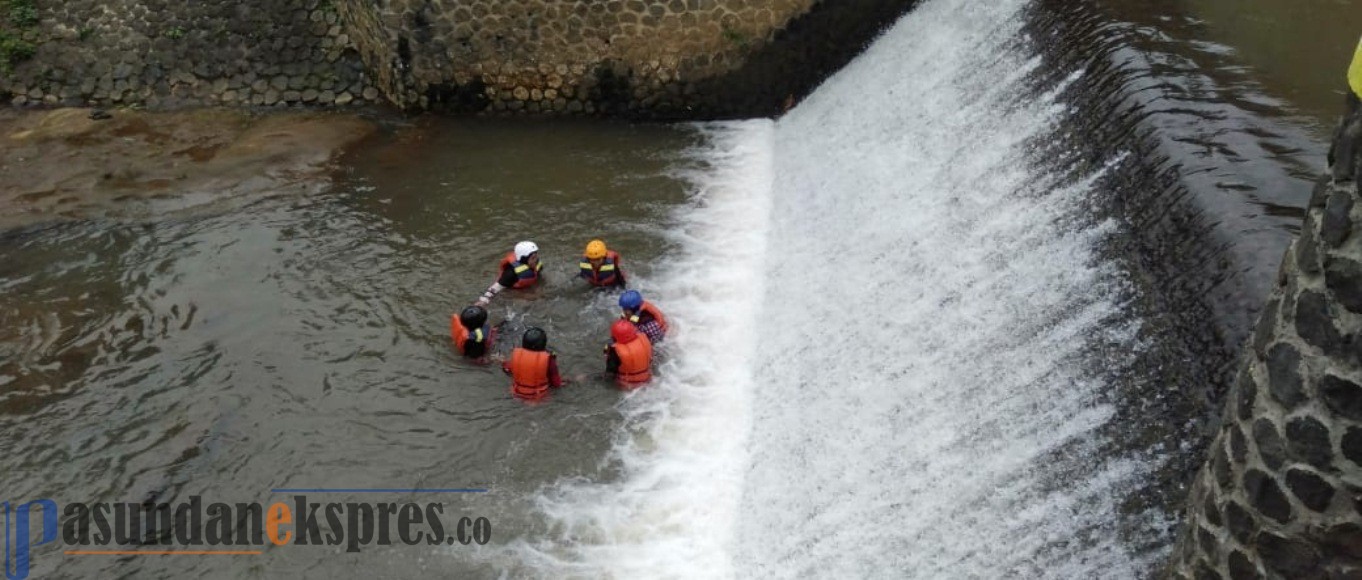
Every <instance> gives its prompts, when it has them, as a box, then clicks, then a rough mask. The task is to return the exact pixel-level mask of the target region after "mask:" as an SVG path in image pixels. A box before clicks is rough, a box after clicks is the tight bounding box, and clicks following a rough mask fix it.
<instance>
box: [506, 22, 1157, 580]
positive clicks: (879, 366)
mask: <svg viewBox="0 0 1362 580" xmlns="http://www.w3.org/2000/svg"><path fill="white" fill-rule="evenodd" d="M1025 4H1026V3H1025V2H1022V1H1019V0H997V1H994V2H971V1H969V0H928V1H927V2H924V3H923V4H922V5H921V6H920V7H919V8H918V9H916V10H915V11H914V12H913V13H911V14H909V15H908V16H907V17H905V18H904V19H903V20H902V21H901V22H899V23H898V24H897V25H896V26H895V27H893V28H892V29H891V30H890V31H888V32H887V33H886V34H885V36H884V37H882V38H881V39H879V40H878V41H877V42H876V43H875V44H874V45H873V46H872V47H871V48H870V49H869V50H868V51H867V53H866V54H864V55H862V56H861V57H860V58H858V59H857V60H856V61H855V62H853V63H852V64H851V65H850V66H848V67H847V68H846V69H845V70H843V71H841V72H840V73H839V74H837V75H836V76H834V77H833V78H832V79H830V80H829V81H828V82H827V83H825V84H824V86H822V87H821V88H820V89H819V90H818V91H816V92H815V93H814V94H813V95H811V96H810V97H809V98H808V99H807V100H806V101H805V102H804V103H802V104H800V106H799V107H797V108H796V109H795V110H793V111H792V112H791V113H790V114H789V115H787V116H786V117H785V118H783V119H782V120H781V121H780V122H779V123H778V124H776V125H774V126H772V125H770V124H768V123H766V122H749V123H740V124H730V125H725V126H719V127H713V128H711V131H710V148H709V149H708V150H706V151H703V152H701V155H702V156H704V157H705V158H706V159H707V160H708V162H709V163H710V165H711V166H710V168H709V169H708V170H706V171H703V172H700V173H698V174H696V175H694V176H692V181H693V183H694V184H695V203H694V206H693V207H691V208H687V209H686V210H685V211H684V212H683V213H681V214H680V215H679V216H678V220H679V222H680V223H681V224H682V232H681V233H680V234H679V235H681V236H683V238H684V244H683V247H685V248H686V251H685V254H684V255H683V256H680V257H679V258H678V260H677V261H676V263H675V264H673V266H671V268H670V269H669V270H666V271H664V273H663V275H662V276H659V278H658V280H656V283H657V286H658V293H657V294H658V301H659V302H660V303H661V304H662V305H663V306H664V307H665V308H666V310H667V312H668V314H669V315H670V316H671V317H673V318H674V319H675V320H676V322H677V326H678V327H679V328H678V329H677V331H675V333H674V335H673V336H672V337H671V338H669V341H670V342H669V345H668V346H669V349H670V352H671V359H670V362H669V363H668V364H667V365H666V367H665V368H663V369H661V372H660V373H659V374H660V376H661V379H660V381H659V382H658V384H656V385H653V386H651V387H649V388H648V389H645V390H643V391H641V392H639V393H637V394H636V395H634V396H631V397H630V398H628V399H627V400H626V401H624V402H623V403H622V405H621V407H622V410H623V412H624V413H625V416H626V417H627V419H628V420H627V428H626V429H624V430H622V431H620V432H619V433H618V434H617V441H616V445H615V449H614V452H613V457H612V460H614V461H616V462H617V464H618V466H619V467H620V474H621V475H620V478H619V479H618V480H616V481H612V482H589V481H568V482H563V483H561V484H560V485H558V486H555V487H554V488H552V489H550V490H547V491H546V492H545V493H544V494H543V495H542V496H541V497H540V498H539V500H538V503H539V508H540V510H541V511H542V513H543V514H544V516H545V517H547V518H548V521H550V522H551V523H552V525H553V528H554V533H553V534H552V537H550V538H547V539H546V540H544V541H542V542H539V543H538V544H535V545H533V546H529V547H524V549H523V550H521V553H520V556H521V558H522V561H527V562H528V563H529V565H530V566H531V567H532V568H534V569H537V570H541V571H543V572H544V574H545V575H546V576H561V575H567V576H576V577H610V578H803V577H830V578H843V577H848V578H850V577H858V578H869V577H886V576H888V577H914V578H956V577H984V578H992V577H1014V576H1021V577H1055V578H1080V577H1135V576H1141V575H1145V574H1147V573H1148V572H1149V571H1150V570H1151V569H1152V566H1153V561H1152V558H1154V557H1155V556H1151V555H1149V554H1144V555H1135V554H1133V553H1132V552H1130V551H1129V550H1128V549H1127V548H1126V547H1125V546H1124V545H1123V544H1122V543H1121V541H1120V539H1119V537H1118V535H1119V534H1118V532H1117V529H1118V527H1119V526H1118V522H1120V521H1122V520H1121V515H1120V514H1118V512H1117V505H1118V504H1119V502H1120V500H1121V499H1122V497H1123V496H1124V495H1125V494H1127V493H1128V492H1129V490H1130V489H1131V488H1132V487H1133V486H1134V485H1135V484H1136V483H1138V482H1139V481H1140V480H1141V478H1142V477H1144V476H1145V474H1146V473H1148V471H1149V470H1150V469H1151V467H1150V466H1149V465H1146V464H1144V463H1142V462H1141V461H1139V460H1136V459H1131V458H1123V457H1102V456H1100V454H1099V453H1098V451H1099V450H1100V449H1103V441H1102V440H1101V438H1100V436H1099V434H1098V431H1099V429H1101V428H1102V427H1103V426H1104V425H1105V424H1106V423H1107V422H1108V421H1109V420H1110V419H1111V417H1112V416H1113V414H1114V409H1113V408H1112V407H1110V406H1109V404H1107V403H1105V402H1104V401H1105V400H1106V399H1105V398H1104V396H1106V395H1109V394H1110V393H1111V391H1112V390H1114V386H1113V385H1111V384H1109V383H1108V379H1106V378H1104V377H1106V376H1108V374H1109V373H1108V372H1107V371H1112V370H1120V368H1121V367H1122V365H1125V364H1128V362H1129V361H1128V360H1127V359H1126V357H1124V356H1122V355H1121V354H1120V353H1121V352H1122V350H1123V349H1124V350H1125V351H1127V352H1128V351H1129V350H1130V349H1133V348H1134V342H1135V341H1134V325H1135V322H1133V321H1131V320H1130V319H1129V317H1128V316H1127V315H1125V314H1124V313H1123V309H1122V307H1121V304H1120V300H1121V298H1120V296H1121V294H1122V292H1123V291H1124V287H1123V286H1122V284H1121V282H1120V278H1119V275H1118V274H1117V272H1116V269H1115V268H1114V267H1113V266H1111V265H1106V264H1103V263H1101V261H1100V260H1099V259H1098V258H1097V256H1096V249H1095V247H1096V245H1097V244H1098V243H1099V242H1101V241H1102V240H1103V239H1104V238H1105V237H1106V236H1110V235H1112V234H1113V232H1114V226H1112V225H1111V224H1106V223H1095V222H1094V221H1093V220H1091V219H1088V218H1087V217H1086V215H1085V211H1084V208H1085V207H1087V206H1088V205H1087V204H1088V200H1090V199H1091V198H1092V197H1093V196H1094V195H1096V194H1097V192H1094V191H1093V185H1092V184H1093V183H1094V182H1095V180H1094V179H1092V178H1093V177H1095V176H1089V178H1088V179H1086V180H1085V179H1077V180H1075V179H1072V178H1070V177H1069V176H1065V175H1061V174H1057V173H1054V172H1052V170H1049V169H1045V168H1043V166H1042V164H1043V163H1044V161H1045V160H1043V159H1036V157H1038V155H1036V154H1035V153H1034V152H1033V151H1031V148H1032V147H1034V146H1035V145H1036V143H1037V142H1038V141H1041V140H1044V139H1046V138H1047V136H1048V135H1049V134H1050V133H1051V132H1052V131H1053V130H1054V128H1055V124H1056V123H1057V122H1058V121H1059V120H1060V118H1061V116H1062V115H1063V114H1064V111H1063V109H1062V107H1060V106H1059V105H1057V104H1056V103H1055V102H1054V101H1053V94H1040V95H1034V94H1033V93H1034V92H1035V91H1034V89H1033V88H1031V87H1028V86H1025V81H1026V79H1027V78H1028V75H1030V74H1031V73H1032V72H1034V71H1035V69H1036V68H1037V67H1038V66H1040V65H1039V61H1038V59H1036V58H1034V57H1033V56H1031V55H1029V54H1027V50H1026V48H1025V42H1023V39H1022V35H1023V32H1022V31H1021V23H1022V21H1023V17H1022V10H1023V8H1024V7H1025ZM1050 89H1051V90H1052V92H1053V91H1057V87H1050ZM1056 171H1057V170H1056ZM1113 345H1114V346H1113ZM1099 347H1100V348H1099ZM1113 351H1115V354H1113ZM1113 367H1115V368H1113Z"/></svg>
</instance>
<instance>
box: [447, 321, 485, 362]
mask: <svg viewBox="0 0 1362 580" xmlns="http://www.w3.org/2000/svg"><path fill="white" fill-rule="evenodd" d="M487 334H488V331H487V326H486V325H483V327H482V328H478V329H475V330H473V331H471V332H470V331H469V330H468V329H467V328H464V326H463V321H462V320H459V315H458V313H455V314H454V315H453V316H450V317H449V337H450V338H452V339H454V349H455V350H457V351H459V354H467V351H466V350H464V345H467V344H468V341H469V340H472V341H473V342H483V341H485V340H487Z"/></svg>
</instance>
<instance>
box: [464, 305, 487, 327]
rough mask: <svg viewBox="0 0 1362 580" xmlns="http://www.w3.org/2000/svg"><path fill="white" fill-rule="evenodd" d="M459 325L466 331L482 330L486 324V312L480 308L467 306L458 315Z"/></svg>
mask: <svg viewBox="0 0 1362 580" xmlns="http://www.w3.org/2000/svg"><path fill="white" fill-rule="evenodd" d="M459 323H460V324H463V327H464V328H467V329H468V330H473V329H475V328H482V325H484V324H487V311H486V310H484V309H483V307H481V306H469V307H468V308H465V309H463V312H460V313H459Z"/></svg>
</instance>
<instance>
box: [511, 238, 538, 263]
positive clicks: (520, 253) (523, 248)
mask: <svg viewBox="0 0 1362 580" xmlns="http://www.w3.org/2000/svg"><path fill="white" fill-rule="evenodd" d="M538 251H539V246H536V245H534V242H530V241H524V242H520V243H519V244H516V245H515V259H517V260H524V259H525V256H528V255H530V254H533V253H535V252H538Z"/></svg>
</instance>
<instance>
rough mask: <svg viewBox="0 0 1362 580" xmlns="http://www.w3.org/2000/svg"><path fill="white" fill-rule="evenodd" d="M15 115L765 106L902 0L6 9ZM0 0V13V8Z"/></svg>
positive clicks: (3, 81) (80, 1) (827, 63)
mask: <svg viewBox="0 0 1362 580" xmlns="http://www.w3.org/2000/svg"><path fill="white" fill-rule="evenodd" d="M6 1H10V2H14V1H22V2H32V3H34V5H35V6H36V8H37V13H38V15H39V20H38V22H37V23H36V25H31V26H28V27H26V28H23V29H20V28H19V27H16V26H15V25H14V23H13V22H9V21H8V20H4V19H0V33H4V34H9V35H11V36H14V37H23V38H25V39H27V40H29V41H31V42H32V43H33V44H34V45H35V46H37V50H36V53H35V54H34V55H33V57H32V58H31V59H28V60H25V61H23V62H19V63H17V64H16V66H15V67H14V68H13V71H12V72H10V73H6V72H4V71H3V70H0V97H6V98H8V99H9V100H10V102H12V103H13V104H15V105H32V104H36V103H43V104H48V105H105V106H107V105H145V106H148V107H152V108H162V107H173V106H181V105H190V106H192V105H214V104H223V105H256V106H283V105H321V106H334V105H358V104H365V103H371V102H375V101H387V102H391V103H393V104H395V105H397V106H399V107H402V108H405V109H413V110H422V109H435V110H449V111H457V112H490V113H505V114H593V113H594V114H608V115H612V116H628V117H646V118H714V117H733V116H755V115H770V114H776V113H779V112H780V111H781V110H782V109H783V108H784V107H785V106H787V105H788V104H789V103H790V102H792V101H794V100H797V99H798V98H799V97H802V96H803V95H804V94H805V93H807V92H808V91H809V90H810V89H812V88H813V87H814V86H815V85H816V84H817V83H818V82H820V81H821V80H822V79H823V78H825V77H826V76H827V75H828V74H831V73H832V72H834V71H835V70H836V69H837V68H840V67H841V66H842V65H843V64H845V63H846V62H847V61H848V60H850V58H851V57H853V56H854V55H855V54H857V53H859V51H860V50H861V48H862V47H863V46H864V45H865V44H866V43H868V42H869V41H870V40H871V39H872V38H873V37H874V35H875V34H876V33H877V32H878V31H879V30H880V29H881V28H882V27H884V26H885V25H887V24H889V23H891V22H892V21H893V20H894V19H895V18H897V17H898V16H899V15H901V14H902V13H903V12H904V11H906V10H907V9H908V8H910V7H911V6H912V4H913V3H914V0H239V1H238V2H231V3H227V2H175V1H172V0H71V1H67V2H57V1H56V0H6ZM0 4H3V3H2V2H0Z"/></svg>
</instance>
